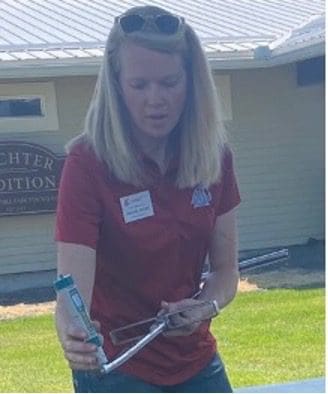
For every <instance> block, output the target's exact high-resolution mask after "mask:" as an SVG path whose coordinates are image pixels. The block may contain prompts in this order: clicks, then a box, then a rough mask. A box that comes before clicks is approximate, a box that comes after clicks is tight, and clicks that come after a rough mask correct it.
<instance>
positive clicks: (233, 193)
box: [216, 146, 241, 216]
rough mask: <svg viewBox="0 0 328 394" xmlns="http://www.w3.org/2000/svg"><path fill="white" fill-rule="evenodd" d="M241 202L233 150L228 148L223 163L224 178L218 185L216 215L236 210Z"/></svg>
mask: <svg viewBox="0 0 328 394" xmlns="http://www.w3.org/2000/svg"><path fill="white" fill-rule="evenodd" d="M240 202H241V199H240V194H239V188H238V184H237V179H236V174H235V171H234V160H233V154H232V151H231V149H230V148H229V147H228V146H226V148H225V151H224V154H223V161H222V177H221V180H220V183H219V185H218V190H217V200H216V215H217V216H220V215H223V214H225V213H227V212H229V211H230V210H231V209H233V208H235V207H236V206H237V205H239V203H240Z"/></svg>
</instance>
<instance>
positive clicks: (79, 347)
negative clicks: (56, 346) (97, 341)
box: [63, 339, 97, 353]
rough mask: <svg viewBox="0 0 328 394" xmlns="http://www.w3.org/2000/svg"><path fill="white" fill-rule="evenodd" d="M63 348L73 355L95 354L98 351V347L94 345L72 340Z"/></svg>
mask: <svg viewBox="0 0 328 394" xmlns="http://www.w3.org/2000/svg"><path fill="white" fill-rule="evenodd" d="M63 348H64V350H65V351H66V352H72V353H95V352H96V351H97V346H96V345H93V344H92V343H87V342H84V341H76V340H70V339H68V340H66V341H65V342H64V346H63Z"/></svg>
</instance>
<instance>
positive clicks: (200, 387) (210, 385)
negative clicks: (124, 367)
mask: <svg viewBox="0 0 328 394" xmlns="http://www.w3.org/2000/svg"><path fill="white" fill-rule="evenodd" d="M73 383H74V389H75V392H76V393H232V388H231V385H230V382H229V379H228V377H227V375H226V372H225V369H224V366H223V363H222V361H221V360H220V358H219V357H218V355H215V356H214V357H213V359H212V360H211V361H210V362H209V364H208V365H207V366H206V367H205V368H203V369H202V370H201V371H200V372H199V373H198V374H197V375H195V376H193V377H192V378H190V379H188V380H187V381H185V382H183V383H180V384H176V385H173V386H158V385H155V384H151V383H147V382H145V381H143V380H141V379H139V378H137V377H134V376H132V375H128V374H126V373H122V372H118V371H113V372H111V373H109V374H108V375H104V376H99V375H98V374H96V373H93V372H84V371H73Z"/></svg>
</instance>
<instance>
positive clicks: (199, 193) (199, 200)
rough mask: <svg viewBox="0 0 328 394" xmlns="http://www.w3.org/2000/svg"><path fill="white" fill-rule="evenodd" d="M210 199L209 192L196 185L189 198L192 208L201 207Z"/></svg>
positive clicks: (207, 203) (206, 204) (208, 202)
mask: <svg viewBox="0 0 328 394" xmlns="http://www.w3.org/2000/svg"><path fill="white" fill-rule="evenodd" d="M211 201H212V195H211V192H210V191H209V190H208V189H207V188H206V187H204V186H202V185H198V186H196V187H195V189H194V192H193V194H192V198H191V204H192V206H193V207H194V208H201V207H206V206H208V205H210V202H211Z"/></svg>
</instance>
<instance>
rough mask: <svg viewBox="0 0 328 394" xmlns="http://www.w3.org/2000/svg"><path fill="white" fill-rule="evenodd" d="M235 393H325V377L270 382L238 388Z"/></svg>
mask: <svg viewBox="0 0 328 394" xmlns="http://www.w3.org/2000/svg"><path fill="white" fill-rule="evenodd" d="M234 392H235V393H325V392H326V390H325V378H317V379H308V380H301V381H298V382H288V383H284V384H270V385H267V386H254V387H245V388H238V389H235V390H234Z"/></svg>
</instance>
